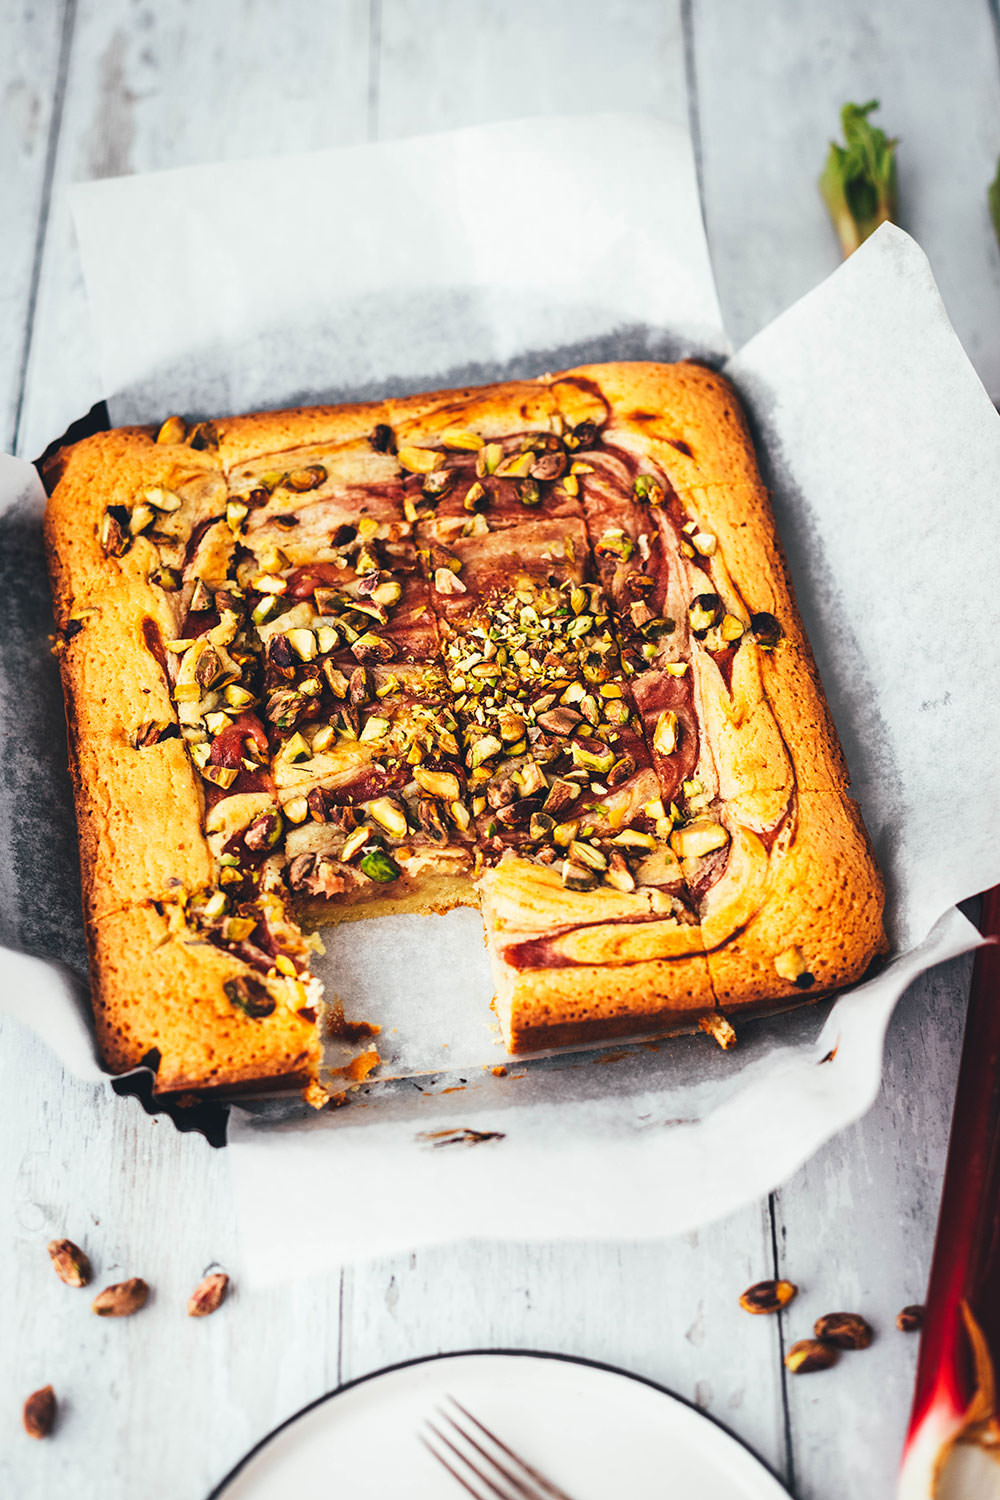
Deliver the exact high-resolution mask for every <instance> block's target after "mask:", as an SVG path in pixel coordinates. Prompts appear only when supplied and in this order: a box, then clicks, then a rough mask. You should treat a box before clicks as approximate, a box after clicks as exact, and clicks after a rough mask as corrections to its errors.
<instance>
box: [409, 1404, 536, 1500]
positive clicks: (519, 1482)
mask: <svg viewBox="0 0 1000 1500" xmlns="http://www.w3.org/2000/svg"><path fill="white" fill-rule="evenodd" d="M450 1399H451V1400H452V1401H454V1400H455V1398H454V1396H452V1397H451V1398H450ZM455 1405H456V1406H458V1402H457V1401H455ZM459 1410H463V1408H461V1407H460V1408H459ZM439 1415H440V1416H441V1418H442V1419H443V1420H444V1421H445V1422H447V1423H448V1424H449V1425H450V1426H451V1427H452V1428H453V1429H454V1430H455V1432H457V1433H458V1435H459V1437H460V1438H461V1439H462V1441H463V1442H465V1443H467V1444H468V1445H469V1447H470V1448H472V1449H474V1450H475V1452H476V1453H478V1454H479V1456H480V1458H482V1460H483V1462H484V1463H486V1464H487V1465H488V1466H489V1469H488V1472H486V1473H484V1472H483V1470H482V1469H481V1468H477V1467H476V1465H475V1464H474V1463H473V1462H472V1460H471V1459H470V1458H469V1455H468V1454H467V1453H463V1451H462V1450H461V1448H458V1447H456V1445H455V1444H454V1443H453V1442H452V1441H451V1440H450V1438H448V1437H447V1435H446V1434H445V1433H443V1432H440V1431H439V1430H438V1429H437V1428H436V1427H435V1426H434V1425H433V1423H432V1422H428V1424H427V1425H428V1427H430V1429H431V1431H432V1432H434V1433H435V1434H436V1435H437V1437H439V1438H440V1440H441V1442H443V1443H446V1444H447V1446H448V1447H449V1448H450V1449H451V1451H452V1453H454V1454H455V1456H456V1457H457V1458H459V1459H460V1460H461V1462H462V1463H464V1464H465V1465H466V1467H467V1468H469V1469H471V1470H472V1472H473V1474H475V1476H476V1478H477V1479H479V1480H481V1481H482V1482H483V1484H486V1485H489V1487H490V1489H491V1490H492V1492H493V1494H494V1495H497V1496H499V1500H517V1497H518V1496H519V1495H520V1496H523V1497H524V1500H538V1491H537V1489H533V1488H529V1487H528V1486H527V1485H526V1484H525V1482H524V1479H523V1477H522V1476H521V1475H519V1474H516V1473H514V1472H513V1471H512V1470H511V1469H508V1468H507V1467H506V1466H505V1465H504V1464H502V1463H501V1462H500V1460H499V1459H498V1458H496V1457H495V1455H494V1454H492V1453H490V1452H488V1451H487V1449H486V1448H484V1447H483V1445H482V1443H479V1442H477V1441H476V1439H475V1438H474V1437H473V1435H472V1434H471V1433H470V1432H466V1431H465V1429H464V1428H463V1427H462V1426H461V1425H460V1424H459V1423H458V1422H456V1421H455V1419H454V1417H453V1416H451V1414H450V1413H449V1412H446V1411H439ZM466 1415H468V1414H467V1413H466ZM471 1420H472V1421H475V1418H474V1417H473V1418H472V1419H471ZM477 1425H478V1424H477ZM484 1431H485V1429H484ZM486 1436H487V1437H489V1433H488V1432H487V1433H486ZM499 1446H500V1447H501V1448H502V1447H503V1444H502V1443H501V1444H500V1445H499ZM504 1451H505V1452H510V1450H509V1449H505V1450H504ZM511 1457H512V1458H513V1459H514V1460H515V1462H517V1463H521V1460H520V1459H518V1458H517V1456H516V1454H511ZM521 1467H522V1468H527V1465H526V1464H521ZM498 1474H499V1475H502V1476H503V1478H504V1479H506V1481H507V1484H508V1486H509V1488H507V1489H505V1490H503V1489H499V1488H498V1487H497V1485H496V1484H495V1483H494V1481H493V1477H492V1476H495V1475H498Z"/></svg>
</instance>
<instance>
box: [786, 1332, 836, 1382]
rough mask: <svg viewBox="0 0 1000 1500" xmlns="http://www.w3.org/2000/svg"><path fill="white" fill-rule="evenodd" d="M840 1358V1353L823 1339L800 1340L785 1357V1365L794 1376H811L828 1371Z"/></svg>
mask: <svg viewBox="0 0 1000 1500" xmlns="http://www.w3.org/2000/svg"><path fill="white" fill-rule="evenodd" d="M839 1358H840V1351H839V1350H838V1349H837V1348H836V1347H835V1345H833V1344H828V1343H826V1342H825V1340H823V1339H798V1340H797V1341H796V1343H794V1344H793V1345H792V1346H791V1348H790V1349H789V1351H788V1353H787V1354H786V1355H785V1365H786V1367H787V1368H788V1369H789V1370H791V1372H792V1374H793V1375H811V1374H812V1373H813V1371H815V1370H828V1369H829V1368H830V1366H831V1365H835V1364H836V1363H837V1360H838V1359H839Z"/></svg>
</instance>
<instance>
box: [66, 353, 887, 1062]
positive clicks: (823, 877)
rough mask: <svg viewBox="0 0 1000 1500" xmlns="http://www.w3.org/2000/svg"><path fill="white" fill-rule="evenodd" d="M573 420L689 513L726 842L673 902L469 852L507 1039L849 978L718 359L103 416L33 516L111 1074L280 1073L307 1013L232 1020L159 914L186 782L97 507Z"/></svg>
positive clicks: (158, 671) (198, 499) (810, 667)
mask: <svg viewBox="0 0 1000 1500" xmlns="http://www.w3.org/2000/svg"><path fill="white" fill-rule="evenodd" d="M588 422H593V423H595V424H597V425H598V426H599V427H600V429H601V431H602V435H603V437H604V439H605V440H606V441H607V442H608V443H609V444H611V445H614V451H618V452H620V453H622V454H624V455H625V456H626V457H628V458H630V459H634V460H635V461H636V462H637V463H638V464H639V465H640V467H643V468H645V467H649V466H651V467H652V468H653V469H654V470H655V471H656V472H657V473H659V474H661V475H662V476H664V477H665V479H666V482H667V484H668V485H669V486H670V488H671V489H672V491H673V492H674V495H675V496H676V498H677V502H678V503H679V505H680V507H681V508H682V510H683V513H684V514H685V515H686V516H687V517H689V518H690V520H691V523H692V529H693V528H694V527H695V526H696V527H697V531H698V533H699V534H701V533H707V534H710V536H711V538H713V539H714V550H713V552H712V555H711V557H710V558H709V559H708V560H707V562H706V561H704V560H702V561H698V560H697V559H696V561H698V566H699V567H701V568H702V569H703V572H702V573H701V574H697V575H695V574H693V573H692V574H691V575H690V579H689V584H690V589H691V590H694V589H697V588H702V589H705V588H708V587H709V585H710V586H711V588H712V589H713V591H714V593H715V594H716V595H717V596H718V597H719V598H720V599H721V600H722V606H723V607H724V608H725V610H726V611H727V618H732V619H735V620H737V621H739V622H740V624H741V626H742V628H743V631H744V634H743V635H742V637H741V638H740V639H739V641H738V645H737V647H736V649H735V650H734V651H733V653H732V654H731V659H729V660H728V664H727V667H726V670H725V671H723V670H722V668H721V667H720V665H719V656H718V653H713V652H712V651H710V650H709V649H707V648H706V646H705V644H704V642H703V641H699V640H697V639H695V638H694V637H693V636H692V638H691V639H690V641H689V647H690V673H691V678H690V680H691V682H692V685H693V692H694V702H695V705H696V708H697V713H698V716H699V722H700V726H701V743H700V750H699V762H698V767H697V773H698V775H699V776H700V777H701V778H702V779H703V781H704V782H705V784H706V785H707V786H708V788H709V790H710V792H711V794H712V796H713V797H714V799H715V803H714V805H715V807H716V809H717V815H718V817H719V819H720V821H721V824H722V825H724V827H725V829H726V835H727V837H728V839H729V850H728V855H727V863H726V866H725V869H724V871H723V872H722V874H721V876H718V877H717V878H716V879H715V882H714V883H713V884H711V885H709V887H708V888H707V890H706V891H705V893H704V894H703V896H702V897H701V898H700V910H699V911H698V912H697V913H696V914H695V915H694V917H692V915H691V913H690V911H688V912H687V913H684V914H681V915H679V913H678V910H677V909H676V903H674V902H673V901H672V900H670V899H668V898H667V897H666V896H665V895H662V894H661V893H659V892H651V891H650V890H649V889H644V888H640V889H637V890H634V891H632V892H628V891H625V892H622V893H618V892H614V891H609V890H607V889H606V888H605V887H603V886H602V887H600V888H599V889H598V891H596V892H575V891H566V890H565V889H563V888H562V886H561V884H560V883H559V881H558V879H557V878H556V877H555V876H554V873H553V871H552V870H551V869H545V868H543V867H542V866H540V865H538V864H536V863H533V862H531V861H529V860H524V859H520V858H518V857H512V856H507V857H505V858H504V859H503V860H501V861H500V862H499V863H498V864H495V865H494V866H493V867H492V868H488V869H487V870H486V871H485V872H484V873H483V876H482V879H481V881H480V882H479V891H480V898H481V902H482V905H483V909H484V918H485V921H486V925H487V937H488V941H489V944H490V947H491V957H492V961H493V965H494V974H495V977H496V984H497V999H498V1011H499V1013H500V1016H501V1020H502V1021H503V1024H504V1027H505V1032H506V1034H507V1037H508V1040H509V1041H510V1043H511V1045H512V1046H513V1047H514V1048H515V1049H529V1048H535V1047H545V1046H552V1045H564V1044H571V1043H576V1042H579V1041H581V1040H593V1039H598V1038H600V1037H602V1036H609V1037H610V1036H618V1035H625V1034H627V1033H628V1032H629V1031H634V1032H642V1031H650V1030H657V1029H660V1030H670V1029H676V1028H677V1027H683V1026H689V1025H693V1024H694V1023H695V1022H696V1021H697V1020H698V1019H699V1018H700V1017H701V1016H705V1015H709V1014H711V1013H712V1012H713V1011H715V1010H717V1009H718V1008H719V1007H721V1008H722V1009H723V1010H725V1011H726V1012H728V1013H733V1012H736V1011H738V1010H739V1009H740V1008H741V1007H758V1006H760V1005H761V1004H768V1003H774V1004H787V1003H789V1001H791V1000H806V999H809V998H814V997H816V996H818V995H820V994H825V993H828V992H830V991H831V990H832V989H835V988H838V987H840V986H842V985H844V984H847V983H850V982H852V981H853V980H856V979H857V978H858V977H860V976H861V975H862V974H863V973H864V972H865V970H866V969H867V967H868V966H869V964H870V963H871V961H872V959H873V958H874V957H876V956H877V955H878V954H879V953H881V952H883V951H884V949H885V938H884V933H883V929H882V920H881V913H882V904H883V893H882V886H881V881H880V877H879V874H878V871H877V868H876V866H875V863H874V860H873V857H872V854H871V850H870V846H869V844H868V841H867V837H866V835H865V833H864V829H863V826H862V824H861V820H860V817H859V815H858V812H857V809H856V807H855V805H854V804H853V803H852V802H851V801H850V799H849V797H848V796H847V773H846V769H845V766H844V762H843V757H842V754H841V750H840V746H839V743H838V740H837V737H836V733H835V730H834V728H833V725H832V721H831V718H830V715H829V711H828V709H827V706H826V703H825V699H824V697H823V693H822V689H821V687H820V684H819V679H818V676H817V673H816V669H815V665H814V662H813V658H812V654H811V651H810V648H809V645H808V642H807V640H806V638H805V635H804V632H803V629H802V625H801V622H800V619H799V615H798V611H797V609H796V606H795V602H794V598H793V595H792V591H791V584H790V580H789V577H788V571H787V567H786V564H785V561H784V557H783V554H782V551H781V546H780V542H779V540H778V538H777V534H776V531H775V527H774V521H773V517H772V514H771V509H770V504H769V501H768V497H767V494H766V491H765V490H764V488H763V485H762V483H761V480H760V477H759V474H758V472H757V466H756V461H755V458H754V454H753V449H752V445H751V442H750V438H749V434H748V431H747V427H746V422H745V419H744V417H743V415H742V412H741V410H740V407H739V403H738V400H737V398H736V396H735V393H734V392H733V389H732V387H731V386H730V385H729V383H728V382H727V381H726V380H724V379H723V377H721V376H719V375H717V374H716V373H714V372H712V371H710V370H707V369H705V368H703V367H701V366H699V365H694V364H680V365H672V366H671V365H657V364H607V365H600V366H587V367H583V368H581V369H578V370H572V371H566V372H561V373H560V374H556V375H551V376H545V377H543V378H541V379H539V380H536V381H515V382H508V383H504V384H498V385H493V386H486V387H482V388H476V389H459V390H452V391H442V392H435V393H430V394H426V395H420V396H415V397H411V398H406V399H400V400H390V401H385V402H380V403H367V404H364V405H357V406H341V407H330V408H322V407H317V408H306V409H302V410H298V411H287V412H265V413H258V414H255V415H250V416H243V417H234V418H223V419H219V420H218V421H216V422H215V423H214V424H213V427H212V428H211V429H210V430H209V431H208V435H207V440H206V443H205V446H202V447H197V446H192V444H191V443H190V441H187V442H162V441H161V442H157V441H156V432H155V429H146V428H125V429H120V430H117V431H113V432H108V433H102V434H98V435H97V436H95V437H91V438H87V439H85V440H84V441H83V442H81V443H78V444H76V445H75V446H73V447H72V448H69V449H66V450H64V451H63V452H62V453H61V454H60V455H59V458H58V460H57V463H56V465H55V473H56V474H57V475H58V483H57V485H56V487H55V490H54V492H53V494H52V496H51V500H50V504H49V508H48V513H47V517H46V543H47V550H48V555H49V563H50V569H51V575H52V582H53V592H54V597H55V609H56V620H57V626H58V629H59V632H60V636H61V641H60V645H59V648H58V651H59V659H60V667H61V671H62V677H63V685H64V690H65V695H66V705H67V722H68V727H69V742H70V763H71V771H72V775H73V781H74V789H75V796H76V806H77V816H78V822H79V829H80V845H81V862H82V868H83V886H84V908H85V916H86V921H87V927H88V938H89V942H90V946H91V954H92V967H93V979H94V997H95V1012H96V1015H97V1023H98V1031H99V1037H100V1042H101V1048H102V1053H103V1055H104V1057H105V1060H106V1061H107V1063H108V1065H109V1066H110V1067H112V1068H113V1069H115V1070H121V1069H124V1068H127V1067H130V1066H134V1065H136V1064H138V1063H139V1062H140V1060H141V1059H142V1058H143V1057H144V1056H146V1055H147V1054H148V1053H149V1052H150V1051H151V1050H154V1049H155V1051H156V1052H157V1053H158V1054H159V1057H160V1068H159V1074H158V1083H157V1086H158V1087H159V1088H160V1089H177V1088H191V1087H193V1088H197V1087H216V1086H222V1087H226V1086H234V1087H242V1086H246V1085H248V1084H257V1083H260V1082H261V1081H267V1080H279V1079H286V1080H289V1079H298V1078H303V1077H306V1076H307V1075H308V1074H309V1073H310V1072H311V1071H312V1070H313V1069H314V1068H315V1066H316V1063H317V1059H318V1052H319V1046H318V1041H317V1037H316V1033H315V1030H314V1028H313V1026H312V1025H311V1023H310V1020H309V1018H308V1016H307V1015H306V1016H305V1018H304V1016H303V1015H299V1014H296V1013H295V1012H294V1010H292V1009H289V1008H288V1007H285V1006H282V1005H280V1004H279V1005H277V1006H276V1007H275V1008H274V1009H273V1010H272V1011H271V1012H270V1013H269V1014H267V1015H266V1016H263V1017H256V1018H255V1017H253V1016H250V1015H246V1014H243V1013H241V1012H240V1011H239V1010H237V1009H234V1007H233V1005H232V1004H231V1003H230V1000H229V999H228V998H227V992H226V985H227V983H231V982H232V981H234V980H237V981H238V980H241V979H245V978H246V977H247V976H249V975H251V973H252V970H250V969H249V968H248V967H247V965H246V964H244V963H243V962H242V961H241V960H240V959H239V958H238V957H236V956H234V955H233V954H232V953H229V952H224V951H222V950H220V949H219V948H217V947H213V946H212V945H211V944H209V943H206V942H204V941H197V940H194V939H193V938H192V935H191V933H190V932H189V931H187V930H186V929H184V928H183V926H182V925H180V926H179V925H178V923H177V922H176V921H173V920H172V917H171V907H170V896H171V892H182V891H183V892H189V891H192V890H196V889H199V888H206V887H208V886H209V885H210V884H211V881H212V878H213V855H212V851H211V849H210V847H209V843H208V841H207V839H206V836H205V833H204V831H203V825H204V817H205V794H204V786H203V783H202V781H201V779H200V777H199V775H198V774H197V772H196V770H195V768H194V767H193V765H192V763H191V760H190V757H189V755H188V753H187V751H186V749H185V746H184V742H183V740H182V739H181V738H179V737H177V736H176V733H175V734H174V735H173V737H170V738H165V739H163V740H161V741H160V742H158V743H146V744H141V743H138V742H139V741H141V740H142V737H143V730H144V727H146V726H148V725H150V724H160V725H164V726H175V727H176V722H177V709H176V707H175V704H174V702H173V700H172V697H171V691H170V684H169V681H168V677H167V673H166V671H165V668H164V665H163V653H164V646H165V643H166V641H167V640H168V639H169V636H170V634H171V632H172V631H173V630H174V628H175V620H174V614H173V611H172V607H171V605H170V604H169V602H168V600H167V598H166V595H165V593H164V590H163V589H162V588H161V587H160V586H158V584H157V583H156V582H154V581H152V580H153V579H154V578H155V575H156V568H157V562H158V553H157V548H156V546H154V545H153V543H152V542H151V541H150V540H149V538H148V537H147V536H145V535H137V536H136V537H135V538H134V541H133V542H132V544H131V545H130V546H129V547H128V549H127V550H126V551H125V552H124V553H123V555H120V556H116V555H109V553H108V550H107V548H106V546H105V545H102V525H103V524H104V521H103V518H104V517H105V515H106V514H107V512H108V508H109V507H112V508H114V507H122V508H123V509H128V508H130V507H132V506H133V505H134V503H135V497H136V495H137V494H141V493H142V492H144V491H146V490H148V489H149V488H150V487H156V486H162V487H164V488H166V489H168V490H170V491H172V492H174V493H176V494H178V495H179V496H181V497H182V500H183V512H182V513H183V516H184V525H185V527H186V528H187V529H188V531H189V532H190V530H191V529H192V528H193V527H196V526H198V525H199V523H203V522H208V521H210V520H211V518H213V517H218V516H220V515H221V514H223V513H224V511H225V506H226V501H227V497H228V496H230V495H231V494H232V493H233V491H234V486H236V487H237V488H238V481H239V477H240V474H241V472H242V471H243V469H244V468H245V469H246V472H247V474H251V475H252V474H253V473H254V472H257V471H259V469H260V467H261V465H262V464H263V463H264V462H265V461H266V460H267V459H268V458H269V457H271V456H272V455H275V456H277V455H280V456H281V463H282V464H283V465H291V464H299V465H307V464H309V463H312V462H316V461H317V460H318V457H319V456H320V455H322V457H323V461H324V464H326V465H327V466H328V468H329V470H330V473H331V474H332V475H333V476H336V475H337V474H338V473H339V472H340V470H341V469H342V471H343V473H344V474H345V475H349V476H350V480H349V482H350V483H352V484H369V485H375V486H377V485H379V484H381V483H382V482H383V481H384V480H386V478H387V476H388V475H389V474H390V473H394V472H397V471H396V469H395V460H394V459H392V458H391V457H389V456H387V455H386V454H384V453H378V452H375V451H374V450H373V447H372V445H371V444H370V442H369V437H370V434H371V433H372V431H373V429H374V428H375V427H376V426H378V425H379V424H385V425H386V426H387V427H389V428H391V429H392V432H393V434H394V437H395V441H396V442H397V443H398V444H399V445H400V447H402V446H403V445H406V444H415V445H418V446H423V447H427V448H430V447H432V446H434V445H435V444H440V443H441V442H442V441H443V440H445V439H446V438H447V435H448V434H449V433H453V432H455V431H456V430H462V431H466V432H469V431H471V432H473V433H475V434H476V435H477V436H478V438H479V439H482V440H485V441H487V442H489V441H492V440H493V439H499V438H502V437H503V436H504V435H505V434H509V433H512V432H515V433H516V432H523V431H526V430H533V429H535V428H550V427H551V428H553V430H556V431H558V430H565V429H567V428H570V427H573V426H575V424H579V423H588ZM255 466H256V468H255ZM583 488H584V496H583V502H582V503H583V507H584V512H587V500H586V493H585V492H586V481H584V486H583ZM587 514H588V515H589V512H587ZM164 526H165V528H166V531H167V532H169V531H170V518H169V517H168V518H167V521H166V522H164ZM594 541H595V537H594V536H593V535H591V545H593V544H594ZM699 578H700V579H701V580H702V582H701V583H698V582H697V579H699ZM692 579H693V580H695V581H694V582H691V580H692ZM764 616H767V617H772V618H773V619H774V620H775V621H777V622H778V623H779V625H780V640H778V642H777V643H775V642H773V641H771V642H768V641H767V640H766V639H765V635H764V634H763V633H762V632H761V630H760V629H759V628H758V629H757V630H756V633H755V627H754V621H756V620H759V619H761V618H763V617H764ZM720 809H721V810H720ZM375 910H376V911H377V907H376V908H375ZM570 929H573V930H572V931H571V930H570ZM543 938H544V939H545V943H547V944H548V946H547V947H546V946H545V943H542V942H541V939H543ZM533 944H534V946H532V945H533ZM796 970H797V972H796Z"/></svg>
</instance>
